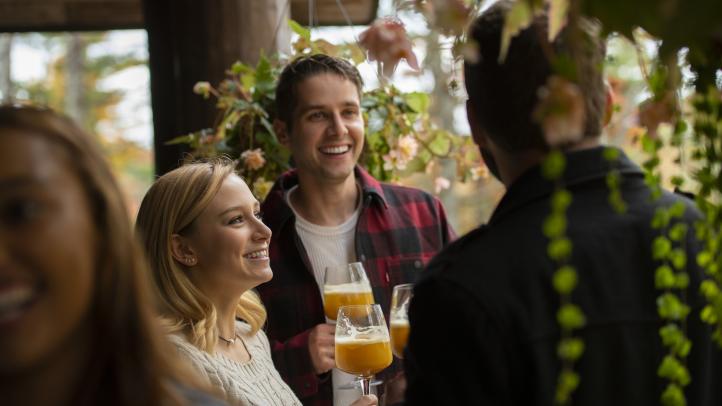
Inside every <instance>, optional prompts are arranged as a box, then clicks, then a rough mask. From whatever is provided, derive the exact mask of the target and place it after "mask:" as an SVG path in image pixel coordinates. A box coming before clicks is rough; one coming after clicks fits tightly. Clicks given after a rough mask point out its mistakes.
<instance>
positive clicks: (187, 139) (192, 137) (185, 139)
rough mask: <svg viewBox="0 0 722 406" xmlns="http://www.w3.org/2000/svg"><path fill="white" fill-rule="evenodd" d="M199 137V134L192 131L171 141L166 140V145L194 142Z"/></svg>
mask: <svg viewBox="0 0 722 406" xmlns="http://www.w3.org/2000/svg"><path fill="white" fill-rule="evenodd" d="M197 139H198V134H196V133H190V134H186V135H181V136H179V137H175V138H173V139H171V140H169V141H166V142H165V145H178V144H192V143H193V142H195V141H196V140H197Z"/></svg>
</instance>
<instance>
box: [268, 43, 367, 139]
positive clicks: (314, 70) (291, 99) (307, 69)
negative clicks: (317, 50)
mask: <svg viewBox="0 0 722 406" xmlns="http://www.w3.org/2000/svg"><path fill="white" fill-rule="evenodd" d="M323 73H330V74H334V75H338V76H340V77H342V78H344V79H346V80H349V81H351V83H353V84H354V85H355V86H356V89H357V90H358V94H359V99H360V98H361V92H362V90H363V80H362V79H361V75H360V74H359V71H358V69H356V67H355V66H353V65H352V64H350V63H349V62H347V61H346V60H344V59H341V58H335V57H332V56H328V55H324V54H315V55H309V56H302V57H299V58H296V59H294V60H293V61H292V62H291V63H289V64H288V65H286V67H285V68H284V69H283V72H281V77H280V79H279V80H278V86H276V118H278V119H279V120H281V121H282V122H284V123H285V124H286V126H287V127H288V128H289V129H290V127H291V125H292V123H293V114H294V112H295V111H296V107H298V85H299V84H300V83H301V82H303V81H304V80H306V79H308V78H310V77H312V76H316V75H320V74H323Z"/></svg>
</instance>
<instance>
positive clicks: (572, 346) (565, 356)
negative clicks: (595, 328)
mask: <svg viewBox="0 0 722 406" xmlns="http://www.w3.org/2000/svg"><path fill="white" fill-rule="evenodd" d="M583 353H584V341H582V340H581V339H580V338H565V339H563V340H561V341H560V342H559V345H558V346H557V355H559V358H561V359H562V360H567V361H576V360H578V359H579V358H580V357H581V356H582V354H583Z"/></svg>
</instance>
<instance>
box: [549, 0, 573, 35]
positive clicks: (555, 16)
mask: <svg viewBox="0 0 722 406" xmlns="http://www.w3.org/2000/svg"><path fill="white" fill-rule="evenodd" d="M568 11H569V0H549V30H548V31H549V42H553V41H554V39H555V38H556V37H557V35H559V33H560V32H561V31H562V29H563V28H564V26H565V25H566V24H567V12H568Z"/></svg>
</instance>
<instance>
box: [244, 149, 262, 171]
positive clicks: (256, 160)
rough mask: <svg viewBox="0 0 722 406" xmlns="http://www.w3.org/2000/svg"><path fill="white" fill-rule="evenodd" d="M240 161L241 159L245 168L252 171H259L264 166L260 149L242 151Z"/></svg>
mask: <svg viewBox="0 0 722 406" xmlns="http://www.w3.org/2000/svg"><path fill="white" fill-rule="evenodd" d="M241 159H243V164H244V165H245V166H246V168H248V169H249V170H252V171H255V170H258V169H261V168H263V165H265V164H266V159H265V158H263V151H261V149H260V148H256V149H249V150H246V151H243V153H242V154H241Z"/></svg>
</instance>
